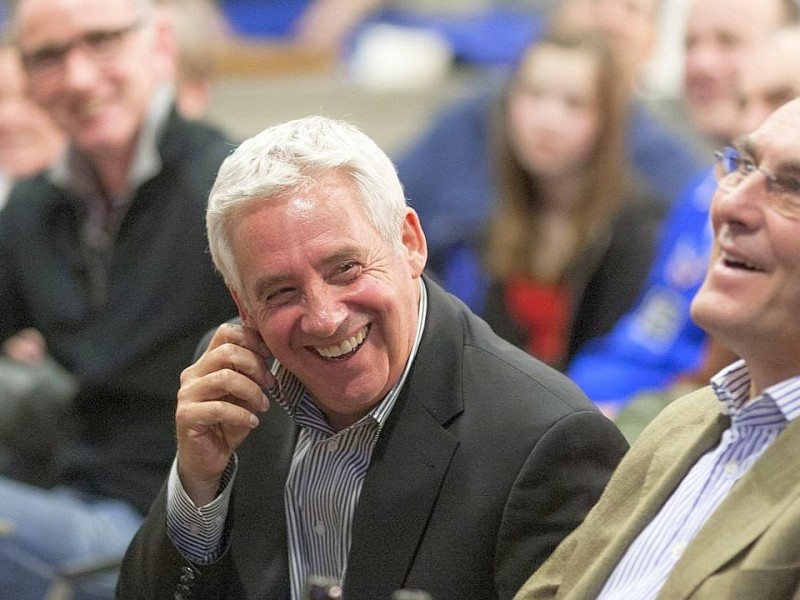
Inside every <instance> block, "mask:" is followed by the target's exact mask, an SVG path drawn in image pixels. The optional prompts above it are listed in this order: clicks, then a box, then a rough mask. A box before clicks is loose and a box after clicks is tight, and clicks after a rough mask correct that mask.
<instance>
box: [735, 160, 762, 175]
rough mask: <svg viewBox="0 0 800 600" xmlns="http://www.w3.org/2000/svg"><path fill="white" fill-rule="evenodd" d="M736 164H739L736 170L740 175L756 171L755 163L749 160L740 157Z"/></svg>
mask: <svg viewBox="0 0 800 600" xmlns="http://www.w3.org/2000/svg"><path fill="white" fill-rule="evenodd" d="M738 162H739V164H738V165H737V166H736V170H737V171H739V172H740V173H745V174H747V173H752V172H753V171H755V170H756V169H758V167H757V166H756V163H755V162H754V161H753V160H752V159H750V158H743V157H742V158H739V161H738Z"/></svg>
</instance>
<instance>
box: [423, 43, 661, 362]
mask: <svg viewBox="0 0 800 600" xmlns="http://www.w3.org/2000/svg"><path fill="white" fill-rule="evenodd" d="M623 111H624V109H623V106H622V99H621V90H620V87H619V75H618V72H617V69H616V63H615V62H614V59H613V55H612V54H611V52H610V50H609V47H608V45H607V44H606V43H605V39H604V38H601V37H598V36H592V35H588V34H587V35H581V34H573V35H569V34H564V35H548V36H545V37H544V38H542V39H540V40H539V41H538V42H536V43H534V44H533V45H531V47H530V48H529V49H528V51H527V52H526V53H525V56H524V57H523V59H522V60H521V61H520V64H519V66H518V68H517V70H516V71H515V74H514V76H513V77H512V79H511V82H510V84H509V86H508V92H507V94H506V96H505V97H504V98H503V101H502V103H501V104H500V105H499V106H498V107H497V112H496V115H495V119H496V123H495V124H494V126H493V128H494V131H495V132H496V135H495V140H494V141H495V144H494V146H493V148H494V151H493V156H494V162H495V172H496V175H497V176H496V180H497V186H496V187H497V192H496V200H495V201H494V203H493V207H492V210H491V216H490V218H489V222H488V223H487V225H486V226H485V227H484V228H483V231H481V232H480V234H478V235H474V236H469V235H465V236H464V237H463V238H461V239H459V240H457V241H456V242H455V243H452V244H449V245H448V246H447V247H445V248H444V249H442V250H441V251H439V252H438V253H437V254H436V255H434V256H432V261H431V262H432V271H433V272H435V273H437V274H438V275H439V277H440V279H441V281H442V283H443V285H444V287H445V288H446V289H448V290H449V291H450V292H452V293H454V294H455V295H457V296H459V297H460V298H461V299H462V300H464V301H465V302H466V303H467V304H468V305H469V306H470V308H472V309H473V310H474V311H475V312H477V313H479V314H480V315H481V316H483V317H484V318H485V319H486V320H487V322H488V323H489V324H490V325H491V326H492V328H493V329H494V330H495V331H496V332H497V333H499V334H500V335H501V336H502V337H504V338H506V339H507V340H509V341H511V342H513V343H514V344H516V345H518V346H520V347H522V348H524V349H525V350H527V351H528V352H530V353H531V354H533V355H534V356H536V357H537V358H539V359H541V360H543V361H545V362H547V363H548V364H550V365H551V366H554V367H557V368H563V367H564V366H565V365H566V363H567V361H568V360H569V358H570V357H571V356H572V354H573V352H574V351H575V349H576V348H577V347H578V346H580V345H581V344H582V343H583V342H585V341H586V340H587V339H589V338H591V337H595V336H598V335H601V334H602V333H605V332H607V331H608V330H609V329H610V328H611V326H612V325H613V323H614V322H615V321H616V319H618V318H619V317H620V316H621V315H622V314H623V313H624V312H625V311H626V310H628V308H630V306H631V305H632V304H633V302H634V300H635V299H636V297H637V295H638V293H639V288H640V286H641V283H642V281H643V279H644V277H645V275H646V273H647V267H648V265H649V262H650V258H651V249H652V246H653V240H654V238H655V236H656V233H657V230H658V225H659V219H660V216H661V210H660V209H661V205H660V203H658V202H656V201H655V200H653V199H652V198H651V197H648V196H646V195H645V194H643V193H642V192H640V191H638V190H634V189H631V188H632V187H633V186H631V185H630V184H629V181H628V180H627V179H626V172H627V169H626V167H627V165H626V164H625V162H624V158H622V157H623V156H624V152H623V150H622V146H623V144H624V139H625V135H624V127H625V120H624V117H623Z"/></svg>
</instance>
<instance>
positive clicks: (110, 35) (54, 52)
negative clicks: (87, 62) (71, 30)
mask: <svg viewBox="0 0 800 600" xmlns="http://www.w3.org/2000/svg"><path fill="white" fill-rule="evenodd" d="M141 26H142V20H141V19H139V20H137V21H134V22H133V23H131V24H130V25H126V26H125V27H120V28H118V29H96V30H94V31H89V32H87V33H84V34H83V35H81V36H79V37H77V38H75V39H74V40H72V41H70V42H67V43H66V44H53V45H49V46H42V47H41V48H38V49H36V50H33V51H30V52H22V64H23V65H24V67H25V70H26V71H27V73H28V76H29V77H31V79H33V80H34V81H35V82H40V83H49V82H52V81H54V80H56V79H57V78H58V77H60V76H61V75H62V74H63V72H64V65H65V64H66V61H67V55H69V53H70V52H71V51H72V50H73V49H75V48H78V47H81V48H83V50H84V51H85V52H86V54H87V55H88V56H89V57H90V58H91V59H92V60H93V61H94V62H96V63H104V62H108V61H110V60H112V59H113V58H115V57H116V56H117V54H118V52H119V50H120V47H121V45H122V42H123V41H124V40H125V38H126V37H127V36H128V34H130V33H131V32H133V31H135V30H136V29H138V28H139V27H141Z"/></svg>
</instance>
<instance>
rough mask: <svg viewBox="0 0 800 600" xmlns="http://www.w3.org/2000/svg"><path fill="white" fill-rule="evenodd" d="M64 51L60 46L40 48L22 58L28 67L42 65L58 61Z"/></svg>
mask: <svg viewBox="0 0 800 600" xmlns="http://www.w3.org/2000/svg"><path fill="white" fill-rule="evenodd" d="M64 53H65V51H64V50H63V49H60V48H42V49H41V50H37V51H36V52H31V53H30V54H29V55H27V56H26V57H24V59H23V60H24V62H25V63H27V64H28V66H30V67H34V68H36V67H43V66H48V65H52V64H55V63H58V62H60V61H61V58H62V57H63V56H64Z"/></svg>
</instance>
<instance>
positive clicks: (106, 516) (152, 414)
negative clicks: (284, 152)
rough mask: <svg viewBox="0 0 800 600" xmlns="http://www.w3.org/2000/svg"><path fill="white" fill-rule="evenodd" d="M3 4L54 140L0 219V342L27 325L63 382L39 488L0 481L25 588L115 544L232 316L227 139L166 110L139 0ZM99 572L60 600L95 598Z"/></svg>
mask: <svg viewBox="0 0 800 600" xmlns="http://www.w3.org/2000/svg"><path fill="white" fill-rule="evenodd" d="M12 8H13V13H12V14H11V15H10V19H11V21H10V24H11V35H12V39H13V41H14V43H15V45H16V46H17V48H18V49H19V51H20V52H21V56H22V63H23V65H24V67H25V71H26V73H27V77H28V84H29V85H28V88H29V92H30V95H31V97H32V98H33V99H34V100H35V101H36V103H37V104H38V105H39V106H41V107H42V108H44V109H45V110H46V111H47V112H48V114H49V115H50V116H51V118H52V119H53V120H54V121H55V123H56V124H57V125H58V126H59V127H60V128H61V129H62V130H63V131H64V132H65V133H66V134H67V136H68V138H69V144H68V148H67V150H66V152H65V153H63V154H62V155H61V156H60V157H59V158H58V159H57V160H56V161H55V162H54V163H53V164H52V166H51V167H49V168H48V169H47V170H46V171H45V172H42V173H39V174H36V175H34V176H33V177H32V178H29V179H26V180H23V181H20V182H18V183H17V185H15V187H14V188H13V190H12V192H11V195H10V197H9V200H8V203H7V205H6V207H5V208H4V209H3V211H2V212H0V314H2V316H3V317H2V319H0V341H5V340H6V339H8V338H9V337H11V336H13V335H15V334H17V333H19V332H20V331H22V330H24V329H27V328H35V329H36V330H38V331H39V332H40V333H41V335H42V337H43V339H44V342H45V343H46V345H47V349H48V351H49V352H50V354H51V355H52V356H53V357H54V358H55V359H56V360H57V361H58V362H59V363H60V364H61V365H63V366H64V368H66V369H67V370H68V371H69V372H70V373H72V374H73V375H74V376H75V377H76V378H77V380H78V390H77V394H76V396H75V399H74V401H73V403H72V409H73V414H74V418H75V427H76V433H75V437H74V438H73V439H71V440H69V443H67V444H65V445H64V446H63V447H61V448H59V452H58V454H57V455H56V457H55V459H54V460H55V465H56V466H57V469H56V472H55V474H54V475H55V481H54V487H53V488H52V489H43V488H40V487H35V486H31V485H25V484H23V483H21V482H19V481H15V480H12V479H10V478H2V479H0V497H2V499H3V501H2V502H1V503H0V521H2V522H4V523H7V524H9V528H10V530H11V534H9V535H3V536H2V537H0V589H2V590H3V593H4V594H7V595H9V597H15V598H42V597H45V593H46V590H47V588H48V587H49V585H50V584H51V583H52V581H53V580H54V579H55V577H57V575H58V573H59V572H60V571H61V570H62V569H65V568H67V567H69V568H73V567H75V566H77V565H81V564H83V565H86V564H93V563H94V561H97V560H101V561H102V560H106V559H109V558H112V559H113V558H115V557H116V556H119V555H121V554H122V552H123V551H124V550H125V548H126V547H127V545H128V543H129V541H130V539H131V537H132V536H133V533H134V532H135V530H136V528H137V527H138V525H139V523H140V522H141V520H142V517H143V514H144V512H145V511H146V510H147V508H148V506H149V505H150V503H151V502H152V500H153V498H154V497H155V495H156V493H157V491H158V488H159V487H160V485H161V481H162V480H163V478H164V477H165V475H166V473H167V472H168V470H169V465H170V463H171V461H172V458H173V456H174V453H175V440H174V430H173V425H172V423H173V419H172V415H173V410H174V406H175V397H176V394H177V390H178V386H179V378H180V373H181V370H182V369H183V368H184V367H185V366H186V365H187V364H189V362H190V360H191V357H192V355H193V351H194V347H195V346H196V343H197V339H198V338H199V337H200V335H201V334H202V333H203V332H204V331H206V330H207V329H208V328H209V327H211V326H213V325H216V324H218V323H219V322H220V321H223V320H226V319H228V318H229V317H230V316H231V315H232V314H235V306H234V305H233V303H232V301H231V299H230V295H229V293H228V291H227V288H226V287H225V285H224V282H223V281H222V279H221V277H220V276H219V274H218V273H216V272H215V270H214V268H213V265H212V264H211V261H210V259H209V257H208V254H207V241H206V236H205V226H204V215H205V204H206V198H207V196H208V192H209V190H210V189H211V185H212V183H213V180H214V177H215V175H216V171H217V169H218V167H219V165H220V164H221V162H222V160H223V159H224V158H225V157H226V156H227V155H228V153H229V152H230V151H231V148H232V145H231V143H230V142H229V141H228V140H227V139H226V138H225V137H224V136H223V135H221V134H220V133H219V132H218V131H216V130H214V129H212V128H209V127H208V126H206V125H203V124H201V123H200V122H198V121H187V120H185V119H183V118H182V117H181V116H180V115H179V113H178V111H177V110H176V108H175V97H174V94H173V90H174V86H173V82H174V77H175V74H176V68H177V42H176V39H175V36H174V28H173V27H172V24H170V23H169V21H168V19H167V18H166V15H165V14H164V13H163V12H159V11H157V10H156V9H155V7H154V6H153V3H152V1H151V0H20V1H19V2H17V3H15V4H14V6H13V7H12ZM114 579H115V577H114V576H113V575H112V576H110V577H95V578H88V579H87V580H85V581H83V582H82V585H81V586H80V589H79V590H77V591H76V593H75V598H79V599H84V598H92V599H96V598H110V597H113V586H114Z"/></svg>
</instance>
